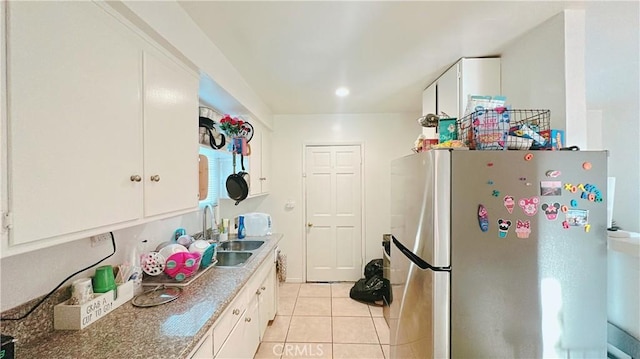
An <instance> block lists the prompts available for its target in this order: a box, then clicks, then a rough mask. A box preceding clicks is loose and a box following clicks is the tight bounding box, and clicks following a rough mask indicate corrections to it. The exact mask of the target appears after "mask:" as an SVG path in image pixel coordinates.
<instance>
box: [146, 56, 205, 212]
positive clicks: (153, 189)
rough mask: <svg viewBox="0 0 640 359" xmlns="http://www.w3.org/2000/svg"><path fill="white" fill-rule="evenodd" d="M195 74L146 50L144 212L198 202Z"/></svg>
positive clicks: (186, 207) (162, 210) (189, 206)
mask: <svg viewBox="0 0 640 359" xmlns="http://www.w3.org/2000/svg"><path fill="white" fill-rule="evenodd" d="M197 89H198V78H196V77H193V76H190V74H188V73H186V72H185V70H184V69H182V68H180V67H178V66H177V65H176V64H175V63H173V62H172V61H171V60H170V59H168V58H166V57H164V56H163V55H161V54H158V55H152V54H150V53H147V52H145V54H144V174H145V178H144V192H145V193H144V215H145V216H147V217H148V216H154V215H159V214H164V213H168V212H173V211H176V210H181V209H189V208H194V207H197V206H198V172H197V171H194V168H195V169H197V168H198V146H199V145H198V120H197V119H198V92H197Z"/></svg>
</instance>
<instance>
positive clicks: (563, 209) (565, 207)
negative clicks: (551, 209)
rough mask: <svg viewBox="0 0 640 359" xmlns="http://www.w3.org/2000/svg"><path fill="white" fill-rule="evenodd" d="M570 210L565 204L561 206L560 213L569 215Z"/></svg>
mask: <svg viewBox="0 0 640 359" xmlns="http://www.w3.org/2000/svg"><path fill="white" fill-rule="evenodd" d="M568 210H569V207H567V206H566V205H564V204H563V205H562V206H560V211H561V212H562V213H567V211H568Z"/></svg>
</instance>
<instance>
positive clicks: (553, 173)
mask: <svg viewBox="0 0 640 359" xmlns="http://www.w3.org/2000/svg"><path fill="white" fill-rule="evenodd" d="M561 174H562V172H560V171H555V170H549V171H547V172H546V173H545V175H546V176H547V177H551V178H556V177H559V176H560V175H561Z"/></svg>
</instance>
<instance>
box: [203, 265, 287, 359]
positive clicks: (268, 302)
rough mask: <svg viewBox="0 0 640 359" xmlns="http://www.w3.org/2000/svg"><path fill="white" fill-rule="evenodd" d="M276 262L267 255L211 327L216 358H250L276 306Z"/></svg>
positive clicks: (272, 316)
mask: <svg viewBox="0 0 640 359" xmlns="http://www.w3.org/2000/svg"><path fill="white" fill-rule="evenodd" d="M277 284H278V283H277V281H276V272H275V262H274V261H273V260H271V259H268V260H267V261H265V263H263V264H262V265H261V266H260V267H259V268H258V269H257V270H256V271H255V273H254V274H253V276H252V277H251V278H250V279H249V281H248V282H247V284H246V285H245V286H244V288H243V289H242V291H241V292H240V294H238V295H237V296H236V297H235V298H234V299H233V301H232V302H231V304H230V305H229V307H227V309H226V310H225V312H224V313H223V314H222V315H221V316H220V318H219V319H218V320H217V321H216V323H215V324H214V328H213V336H212V338H213V351H214V354H215V358H217V359H238V358H240V359H245V358H252V357H253V355H254V354H255V353H256V350H257V349H258V346H259V345H260V340H261V339H262V337H263V336H264V332H265V330H266V329H267V325H268V324H269V321H270V320H273V319H274V318H275V315H276V309H277V296H276V295H277V287H276V286H277Z"/></svg>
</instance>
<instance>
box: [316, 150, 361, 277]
mask: <svg viewBox="0 0 640 359" xmlns="http://www.w3.org/2000/svg"><path fill="white" fill-rule="evenodd" d="M361 164H362V159H361V153H360V146H358V145H356V146H347V145H339V146H307V147H306V149H305V167H306V168H305V174H306V183H305V184H306V186H305V188H306V194H305V196H306V214H307V228H306V237H307V261H306V262H307V281H308V282H328V281H354V280H357V279H358V278H360V277H361V276H362V273H361V269H362V201H361V198H362V189H361V188H362V183H361Z"/></svg>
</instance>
